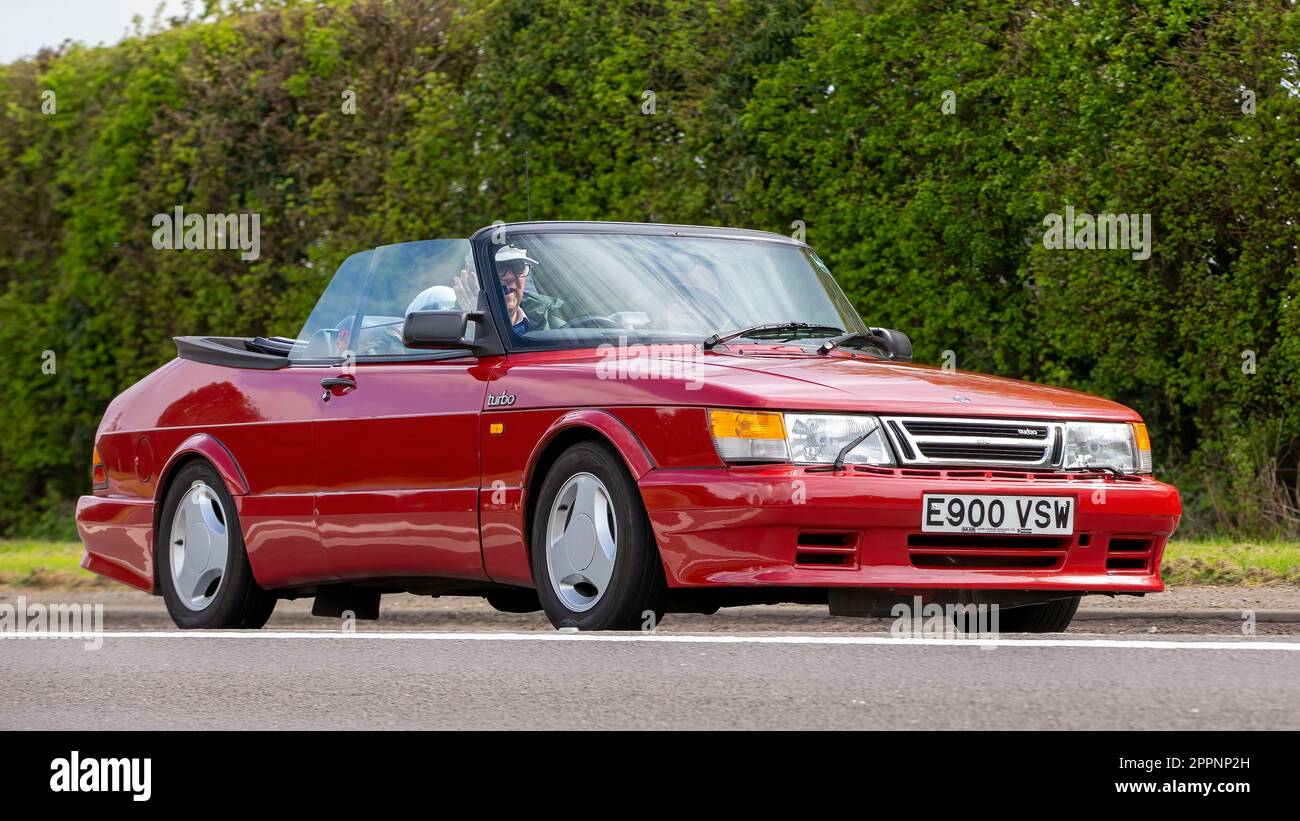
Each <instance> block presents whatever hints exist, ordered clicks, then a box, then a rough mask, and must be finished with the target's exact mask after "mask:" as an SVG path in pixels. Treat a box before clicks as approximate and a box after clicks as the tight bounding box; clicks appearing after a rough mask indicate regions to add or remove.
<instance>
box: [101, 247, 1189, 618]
mask: <svg viewBox="0 0 1300 821" xmlns="http://www.w3.org/2000/svg"><path fill="white" fill-rule="evenodd" d="M176 344H177V348H178V351H179V356H178V358H176V359H175V360H173V361H171V362H169V363H167V364H166V365H164V366H163V367H161V368H159V369H158V370H157V371H155V372H154V373H152V374H150V375H149V376H147V377H145V378H144V379H142V380H141V381H140V382H138V383H137V384H135V385H134V386H132V387H131V388H129V389H128V390H126V391H125V392H124V393H122V394H121V395H120V396H118V397H117V398H116V399H115V400H114V401H113V402H112V403H111V404H110V405H109V407H108V409H107V411H106V413H105V415H104V419H103V421H102V423H101V425H100V428H99V431H98V434H97V438H96V443H95V444H96V447H95V452H94V459H93V483H94V493H93V495H90V496H85V497H82V499H81V500H80V503H79V505H78V507H77V525H78V529H79V532H80V535H81V539H82V541H83V542H84V544H85V548H86V553H85V557H84V559H83V560H82V566H83V567H85V568H88V569H89V570H92V571H94V572H97V573H101V574H103V575H105V576H108V577H110V578H113V579H116V580H118V581H121V582H125V583H126V584H129V585H133V586H135V587H138V588H140V589H142V590H146V591H149V592H152V593H155V594H161V595H162V596H163V597H164V599H165V601H166V604H167V608H168V611H169V612H170V614H171V616H172V618H173V619H174V620H175V622H176V624H177V625H179V626H181V627H189V628H231V627H239V628H255V627H260V626H262V625H263V624H264V623H265V622H266V620H267V619H268V618H269V617H270V614H271V611H272V609H273V608H274V606H275V602H276V601H277V600H278V599H281V598H298V597H314V598H315V603H314V605H313V612H314V613H316V614H318V615H333V616H337V615H339V614H341V613H344V612H346V611H349V610H350V611H352V613H353V614H355V616H356V617H358V618H374V617H376V616H377V613H378V608H379V600H380V596H381V595H382V594H384V593H392V592H402V591H409V592H413V593H417V594H427V595H434V596H441V595H473V596H484V597H486V598H487V600H488V602H490V603H491V604H492V605H493V606H494V607H496V608H498V609H500V610H505V611H510V612H527V611H535V610H538V609H541V610H543V611H545V613H546V616H547V617H548V618H549V619H550V620H551V622H552V623H553V624H554V625H556V626H570V627H577V628H579V629H582V630H600V629H635V628H641V627H644V626H646V625H649V624H653V623H654V622H655V621H657V620H658V618H659V617H660V616H661V615H662V614H663V613H664V612H703V613H708V612H713V611H715V610H717V608H719V607H725V606H733V605H740V604H754V603H777V602H805V603H822V604H828V605H829V606H830V608H831V611H832V612H835V613H844V614H857V615H884V614H888V613H889V611H890V608H891V606H892V605H893V604H894V603H895V602H899V601H909V602H910V601H912V600H913V597H914V596H921V597H922V600H923V601H925V602H927V603H929V602H937V603H941V604H942V603H957V604H962V605H969V604H971V603H976V604H979V603H988V604H998V605H1000V608H1001V610H1002V617H1001V627H1002V629H1003V630H1009V631H1057V630H1063V629H1065V628H1066V626H1067V625H1068V624H1069V623H1070V619H1071V618H1072V616H1073V614H1074V611H1075V609H1076V608H1077V607H1078V602H1079V597H1080V595H1082V594H1085V593H1108V594H1144V593H1150V592H1156V591H1160V590H1162V589H1163V585H1162V583H1161V580H1160V558H1161V553H1162V552H1163V549H1164V546H1165V542H1166V540H1167V539H1168V538H1169V536H1170V534H1172V533H1173V531H1174V528H1175V527H1176V526H1177V523H1178V519H1179V515H1180V512H1181V509H1180V503H1179V497H1178V492H1177V491H1176V490H1175V489H1174V488H1173V487H1170V486H1169V485H1166V484H1162V483H1161V482H1158V481H1156V480H1155V479H1154V478H1152V476H1151V448H1150V442H1149V440H1148V436H1147V431H1146V428H1145V426H1144V425H1143V424H1142V420H1141V418H1140V417H1139V416H1138V415H1137V414H1136V413H1134V412H1133V411H1132V410H1129V409H1128V408H1126V407H1123V406H1121V405H1118V404H1115V403H1113V402H1109V401H1105V400H1102V399H1098V398H1095V397H1092V396H1088V395H1086V394H1082V393H1078V392H1075V391H1070V390H1063V389H1059V388H1052V387H1045V386H1042V385H1036V384H1029V383H1024V382H1018V381H1013V380H1009V379H1002V378H995V377H991V376H983V375H979V374H973V373H958V372H953V371H949V370H944V369H940V368H934V367H927V366H923V365H918V364H913V363H911V362H910V359H911V342H910V341H909V340H908V338H907V337H906V336H905V335H904V334H902V333H899V332H897V331H892V330H889V329H884V328H873V327H869V326H867V325H866V324H865V323H864V322H863V321H862V320H861V319H860V318H859V317H858V315H857V313H856V312H855V311H854V309H853V308H852V306H851V305H850V303H849V301H848V300H847V299H846V298H845V297H844V295H843V293H841V291H840V289H839V288H838V287H837V285H836V284H835V281H834V280H833V279H832V277H831V274H830V272H829V271H828V270H827V268H826V266H825V265H824V264H823V263H822V262H821V260H820V259H819V258H818V257H817V255H816V254H815V253H814V252H813V251H812V249H811V248H809V247H808V246H806V245H804V244H803V243H801V242H797V241H794V240H792V239H790V238H788V237H784V236H780V235H776V234H769V233H764V232H758V231H745V230H732V229H722V228H702V227H686V226H665V225H639V224H617V223H563V222H554V223H517V224H507V225H494V226H490V227H487V228H484V229H482V230H481V231H479V232H477V233H476V234H475V235H474V236H473V237H472V238H471V239H468V240H466V239H456V240H437V241H428V242H412V243H404V244H399V245H390V246H384V247H380V248H376V249H374V250H370V251H365V252H362V253H359V254H356V255H354V256H352V257H350V258H348V259H347V260H346V261H345V262H344V263H343V264H342V265H341V266H340V267H339V269H338V271H337V272H336V273H335V274H334V277H333V279H332V280H331V281H330V283H329V286H328V287H327V288H326V289H325V291H324V293H323V294H322V296H321V298H320V301H319V302H318V304H317V305H316V307H315V309H314V310H313V311H312V313H311V316H310V317H308V319H307V321H306V324H305V325H304V326H303V328H302V330H301V332H300V333H299V334H298V335H297V337H295V338H292V339H289V338H283V337H273V338H263V337H254V338H242V337H239V338H236V337H179V338H177V340H176Z"/></svg>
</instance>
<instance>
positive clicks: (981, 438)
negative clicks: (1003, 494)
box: [884, 417, 1065, 470]
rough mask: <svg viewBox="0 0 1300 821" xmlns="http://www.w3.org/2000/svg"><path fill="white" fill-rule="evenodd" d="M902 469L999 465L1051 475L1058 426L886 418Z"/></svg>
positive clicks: (1058, 457) (1059, 431) (1055, 461)
mask: <svg viewBox="0 0 1300 821" xmlns="http://www.w3.org/2000/svg"><path fill="white" fill-rule="evenodd" d="M884 421H885V429H886V431H887V432H888V433H889V437H890V439H891V440H892V442H893V443H894V445H895V449H896V450H897V452H898V455H899V461H900V463H901V464H902V465H903V466H926V467H928V466H947V465H979V466H996V465H1004V466H1007V467H1016V468H1032V469H1040V470H1051V469H1052V468H1054V467H1057V466H1058V465H1059V463H1060V461H1061V450H1062V448H1061V443H1062V441H1063V439H1064V431H1065V426H1064V424H1063V423H1061V422H1042V421H1029V420H1017V419H966V418H960V417H943V418H939V417H886V418H885V420H884Z"/></svg>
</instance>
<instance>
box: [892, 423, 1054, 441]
mask: <svg viewBox="0 0 1300 821" xmlns="http://www.w3.org/2000/svg"><path fill="white" fill-rule="evenodd" d="M904 427H906V428H907V430H908V432H910V433H914V434H916V435H917V436H993V437H1003V438H1008V439H1042V440H1044V441H1046V439H1047V427H1046V426H1045V425H1030V424H1025V425H986V424H980V423H978V422H962V423H960V424H955V423H953V422H926V421H923V420H921V419H912V420H910V421H908V422H906V423H905V424H904Z"/></svg>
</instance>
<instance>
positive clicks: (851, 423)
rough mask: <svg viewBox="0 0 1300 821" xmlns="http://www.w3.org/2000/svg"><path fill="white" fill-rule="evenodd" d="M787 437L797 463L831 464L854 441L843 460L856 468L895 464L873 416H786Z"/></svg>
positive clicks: (797, 414)
mask: <svg viewBox="0 0 1300 821" xmlns="http://www.w3.org/2000/svg"><path fill="white" fill-rule="evenodd" d="M785 429H786V437H787V439H788V441H789V442H790V459H791V461H794V462H814V463H830V462H834V461H835V459H836V458H837V457H838V456H839V455H840V451H841V450H843V449H844V448H845V447H848V446H849V445H850V444H852V443H853V442H854V441H855V440H857V439H859V438H862V437H863V436H864V434H865V438H862V441H860V442H858V444H856V445H854V446H853V449H852V450H850V451H849V452H848V453H847V454H846V455H845V457H844V461H845V462H847V463H849V464H856V465H892V464H893V463H894V458H893V456H892V454H890V452H889V446H888V445H886V444H885V433H884V429H883V428H882V427H881V425H880V420H879V419H877V418H876V417H874V416H845V415H839V414H836V415H831V414H825V415H823V414H810V413H787V414H786V415H785Z"/></svg>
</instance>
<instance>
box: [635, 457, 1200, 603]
mask: <svg viewBox="0 0 1300 821" xmlns="http://www.w3.org/2000/svg"><path fill="white" fill-rule="evenodd" d="M639 484H640V487H641V494H642V498H643V499H644V501H645V505H646V510H647V512H648V513H649V516H650V522H651V526H652V527H653V529H654V532H655V536H656V538H657V540H658V543H659V549H660V553H661V554H662V556H663V560H664V567H665V570H666V572H667V574H668V580H669V584H670V585H672V586H673V587H705V586H717V585H726V586H766V585H771V586H792V587H889V588H901V589H922V590H923V589H968V590H973V589H981V590H1013V589H1014V590H1049V591H1059V592H1087V591H1095V592H1116V593H1154V592H1159V591H1161V590H1163V589H1164V584H1163V582H1161V580H1160V559H1161V556H1162V554H1163V552H1164V547H1165V543H1166V541H1167V540H1168V539H1169V536H1170V535H1171V534H1173V532H1174V530H1175V528H1176V527H1177V526H1178V519H1179V516H1180V515H1181V512H1182V507H1181V503H1180V501H1179V497H1178V491H1177V489H1175V488H1174V487H1172V486H1170V485H1167V484H1164V483H1163V482H1158V481H1156V480H1154V479H1151V478H1149V477H1124V478H1122V479H1117V478H1115V477H1112V476H1099V475H1095V474H1061V473H1019V472H1016V471H1004V470H957V469H953V470H910V469H879V468H857V469H854V470H852V471H843V472H840V473H831V472H829V471H828V470H825V469H809V468H806V467H799V466H790V465H781V466H760V467H732V468H721V469H719V468H694V469H658V470H652V471H650V472H648V473H646V474H645V475H644V476H643V477H642V478H641V480H640V482H639ZM924 493H972V494H974V493H979V494H1008V495H1017V494H1031V495H1072V496H1074V497H1075V499H1076V503H1075V504H1076V507H1075V524H1074V533H1073V535H1071V536H1064V537H1059V538H1058V537H1024V536H1002V537H986V536H981V535H972V536H966V535H959V536H955V537H944V538H940V537H938V536H937V534H923V533H922V532H921V509H922V504H921V497H922V494H924Z"/></svg>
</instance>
